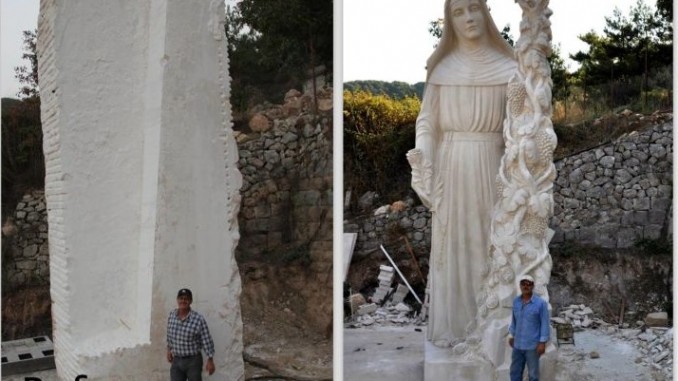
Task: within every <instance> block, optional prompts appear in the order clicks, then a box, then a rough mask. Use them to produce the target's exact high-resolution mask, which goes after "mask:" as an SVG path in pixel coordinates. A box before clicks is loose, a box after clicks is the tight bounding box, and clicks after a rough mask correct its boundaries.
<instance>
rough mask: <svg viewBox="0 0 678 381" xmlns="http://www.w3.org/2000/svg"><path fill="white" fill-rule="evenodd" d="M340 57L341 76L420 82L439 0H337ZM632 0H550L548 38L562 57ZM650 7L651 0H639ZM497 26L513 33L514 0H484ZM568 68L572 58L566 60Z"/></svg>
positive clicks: (515, 20) (626, 10)
mask: <svg viewBox="0 0 678 381" xmlns="http://www.w3.org/2000/svg"><path fill="white" fill-rule="evenodd" d="M343 1H344V14H343V16H344V36H343V37H344V46H343V48H344V61H343V80H344V82H348V81H353V80H369V79H371V80H381V81H389V82H391V81H402V82H407V83H416V82H422V81H424V80H425V78H426V71H425V70H424V67H425V65H426V60H427V59H428V57H429V55H431V53H432V52H433V46H434V45H435V43H436V39H435V38H434V37H433V36H431V34H430V33H429V31H428V28H429V23H430V22H431V21H433V20H436V19H438V18H442V17H443V4H444V0H343ZM635 3H636V0H551V2H550V3H549V8H551V10H552V11H553V16H551V19H550V20H551V24H552V25H551V29H552V32H553V41H552V42H553V44H554V45H555V44H560V48H561V56H562V57H563V58H566V57H568V56H569V54H574V53H576V52H578V51H580V50H586V48H587V45H586V44H584V43H583V42H581V41H580V40H579V39H578V38H577V36H579V35H582V34H584V33H586V32H588V31H590V30H592V29H593V30H595V31H597V32H599V33H602V31H603V27H604V26H605V17H606V16H607V17H610V16H612V12H613V10H614V8H615V7H618V8H619V9H620V10H621V11H622V14H624V15H628V13H629V10H630V9H631V7H632V6H633V5H635ZM645 3H646V4H648V5H651V6H652V7H653V8H654V4H655V1H654V0H645ZM487 4H488V5H489V7H490V9H491V13H492V17H493V18H494V22H495V24H496V25H497V28H499V30H501V29H502V28H503V27H504V26H505V25H506V24H510V26H511V35H512V36H513V39H514V40H517V39H518V23H519V22H520V17H521V10H520V6H519V5H518V4H516V3H515V2H514V0H488V1H487ZM566 64H568V67H569V69H571V70H572V69H575V68H576V66H575V64H574V62H573V61H570V60H569V59H567V60H566Z"/></svg>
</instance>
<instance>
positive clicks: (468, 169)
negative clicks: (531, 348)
mask: <svg viewBox="0 0 678 381" xmlns="http://www.w3.org/2000/svg"><path fill="white" fill-rule="evenodd" d="M427 70H428V75H427V81H426V90H425V92H424V99H423V101H422V107H421V112H420V113H419V117H418V118H417V123H416V143H415V148H414V149H413V150H411V151H410V152H408V154H407V156H408V160H409V162H410V164H411V166H412V187H413V189H414V190H415V191H416V192H417V194H418V195H419V197H420V199H421V201H422V202H423V203H424V205H425V206H427V207H428V208H429V209H430V210H431V212H432V215H433V225H432V239H431V242H432V243H431V257H430V262H429V263H430V267H429V287H430V294H429V301H430V306H429V310H428V311H429V323H428V328H427V339H428V340H430V341H432V342H433V343H434V344H435V345H436V346H451V345H454V344H455V343H456V342H458V341H460V340H463V338H464V337H465V333H466V329H467V328H468V327H469V324H470V323H471V322H473V321H474V317H475V316H476V312H477V306H476V294H477V293H478V292H479V291H480V288H481V272H482V270H483V267H484V266H485V265H486V262H487V257H488V250H489V247H490V239H489V237H490V223H491V218H492V208H493V205H494V203H495V200H496V195H495V192H496V186H495V178H496V176H497V173H498V169H499V165H500V160H501V157H502V154H503V149H504V141H503V137H502V123H503V121H504V117H505V113H506V111H505V109H506V92H507V83H508V82H509V79H510V78H511V76H512V75H513V74H514V72H515V71H516V62H515V60H514V53H513V49H512V48H511V46H510V45H509V44H508V43H507V42H506V41H505V40H504V39H503V38H502V36H501V34H500V33H499V31H498V30H497V27H496V25H495V24H494V21H493V20H492V18H491V16H490V13H489V11H488V9H487V5H486V4H485V0H446V1H445V17H444V26H443V35H442V39H441V40H440V44H439V45H438V47H437V48H436V49H435V51H434V52H433V54H432V55H431V57H430V58H429V59H428V61H427Z"/></svg>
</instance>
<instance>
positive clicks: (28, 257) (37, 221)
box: [2, 191, 49, 289]
mask: <svg viewBox="0 0 678 381" xmlns="http://www.w3.org/2000/svg"><path fill="white" fill-rule="evenodd" d="M3 240H6V241H7V242H5V243H3V247H5V248H6V249H5V250H7V254H6V256H3V269H2V271H3V277H5V280H6V283H5V284H3V286H6V287H8V288H9V289H13V288H17V287H22V286H26V285H48V284H49V247H48V241H47V208H46V206H45V193H44V192H43V191H34V192H31V193H28V194H26V195H24V196H23V198H22V199H21V201H20V202H19V203H18V204H17V207H16V210H15V212H14V218H13V221H8V222H7V223H6V224H5V226H4V227H3Z"/></svg>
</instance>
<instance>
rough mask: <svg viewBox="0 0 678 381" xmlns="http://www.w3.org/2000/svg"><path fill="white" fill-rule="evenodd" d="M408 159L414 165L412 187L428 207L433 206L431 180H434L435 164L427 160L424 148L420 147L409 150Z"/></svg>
mask: <svg viewBox="0 0 678 381" xmlns="http://www.w3.org/2000/svg"><path fill="white" fill-rule="evenodd" d="M407 161H409V163H410V166H411V167H412V189H414V191H415V192H417V195H418V196H419V199H420V200H421V202H422V203H423V204H424V206H426V207H427V208H429V209H430V208H431V204H432V203H431V182H432V181H433V180H432V179H433V165H432V164H431V163H430V162H429V161H428V160H426V158H425V157H424V153H423V151H422V150H420V149H418V148H414V149H411V150H410V151H409V152H407Z"/></svg>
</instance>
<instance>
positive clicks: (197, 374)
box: [167, 288, 214, 381]
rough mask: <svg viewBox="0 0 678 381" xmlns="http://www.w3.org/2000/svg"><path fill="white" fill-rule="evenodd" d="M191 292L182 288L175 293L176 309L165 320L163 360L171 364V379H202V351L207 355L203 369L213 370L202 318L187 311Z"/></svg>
mask: <svg viewBox="0 0 678 381" xmlns="http://www.w3.org/2000/svg"><path fill="white" fill-rule="evenodd" d="M192 302H193V294H192V293H191V290H189V289H187V288H182V289H181V290H179V292H178V293H177V306H178V308H177V309H175V310H173V311H172V312H170V315H169V318H168V319H167V361H169V362H170V363H172V367H171V368H170V377H171V380H172V381H186V380H187V379H188V380H189V381H202V353H201V352H200V350H201V349H202V350H204V351H205V354H206V355H207V364H206V365H205V370H206V371H207V373H208V374H209V375H212V373H214V360H212V358H213V357H214V341H212V336H210V331H209V329H208V328H207V322H206V321H205V318H204V317H202V315H200V314H199V313H197V312H195V311H193V310H191V303H192Z"/></svg>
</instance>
